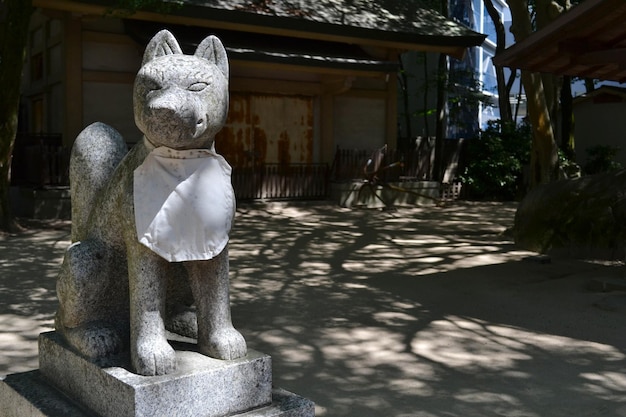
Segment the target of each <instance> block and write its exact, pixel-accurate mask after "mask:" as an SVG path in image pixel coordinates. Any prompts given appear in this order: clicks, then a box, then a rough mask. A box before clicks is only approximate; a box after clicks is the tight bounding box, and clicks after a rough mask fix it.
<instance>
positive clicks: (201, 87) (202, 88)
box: [187, 81, 209, 91]
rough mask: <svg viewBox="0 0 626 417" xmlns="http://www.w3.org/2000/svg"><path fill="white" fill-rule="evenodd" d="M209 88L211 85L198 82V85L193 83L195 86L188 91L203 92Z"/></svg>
mask: <svg viewBox="0 0 626 417" xmlns="http://www.w3.org/2000/svg"><path fill="white" fill-rule="evenodd" d="M208 86H209V84H208V83H205V82H202V81H199V82H197V83H193V84H191V85H190V86H189V87H188V88H187V90H189V91H202V90H204V89H205V88H207V87H208Z"/></svg>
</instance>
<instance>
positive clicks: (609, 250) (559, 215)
mask: <svg viewBox="0 0 626 417" xmlns="http://www.w3.org/2000/svg"><path fill="white" fill-rule="evenodd" d="M625 184H626V171H625V170H621V171H617V172H611V173H605V174H596V175H587V176H583V177H581V178H576V179H567V180H560V181H555V182H552V183H549V184H544V185H540V186H537V187H535V188H534V189H533V190H532V191H530V192H529V193H528V195H527V196H526V197H525V198H524V200H522V201H521V202H520V204H519V206H518V209H517V212H516V214H515V226H514V228H513V236H514V237H515V243H516V244H517V245H519V246H521V247H523V248H524V249H529V250H533V251H536V252H540V253H547V254H551V255H559V256H568V257H574V258H582V259H615V260H623V259H624V256H625V254H626V227H624V224H625V223H624V219H626V200H625V199H624V194H625V193H626V186H625Z"/></svg>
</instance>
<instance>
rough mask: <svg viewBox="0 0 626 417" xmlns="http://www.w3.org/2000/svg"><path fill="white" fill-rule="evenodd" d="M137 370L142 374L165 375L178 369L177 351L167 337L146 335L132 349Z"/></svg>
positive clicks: (134, 365)
mask: <svg viewBox="0 0 626 417" xmlns="http://www.w3.org/2000/svg"><path fill="white" fill-rule="evenodd" d="M132 353H133V354H132V355H131V356H132V362H133V367H134V368H135V372H136V373H138V374H140V375H146V376H153V375H165V374H168V373H170V372H173V371H174V370H175V369H176V352H174V349H173V348H172V347H171V346H170V345H169V343H167V340H166V339H165V338H161V337H156V336H155V337H145V338H143V339H142V340H138V341H137V345H136V347H134V348H133V349H132Z"/></svg>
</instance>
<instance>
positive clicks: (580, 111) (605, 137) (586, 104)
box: [574, 99, 626, 167]
mask: <svg viewBox="0 0 626 417" xmlns="http://www.w3.org/2000/svg"><path fill="white" fill-rule="evenodd" d="M574 121H575V126H574V135H575V136H574V137H575V140H576V161H577V162H578V163H579V164H581V165H584V164H585V161H586V159H587V152H586V149H587V148H589V147H592V146H596V145H608V146H613V147H616V148H621V151H620V152H618V154H617V156H616V161H618V162H620V163H621V164H622V165H623V166H624V167H626V103H625V102H620V103H594V102H593V100H591V99H590V100H585V101H583V102H580V103H577V104H575V106H574Z"/></svg>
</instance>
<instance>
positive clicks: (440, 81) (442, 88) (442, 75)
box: [434, 54, 448, 181]
mask: <svg viewBox="0 0 626 417" xmlns="http://www.w3.org/2000/svg"><path fill="white" fill-rule="evenodd" d="M447 84H448V56H447V55H445V54H439V62H438V63H437V121H436V125H435V164H434V165H435V166H434V171H435V172H434V176H435V178H434V180H435V181H442V180H443V173H444V171H445V162H444V155H443V145H444V143H443V141H444V140H445V134H446V102H447V97H446V96H447V94H446V86H447Z"/></svg>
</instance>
